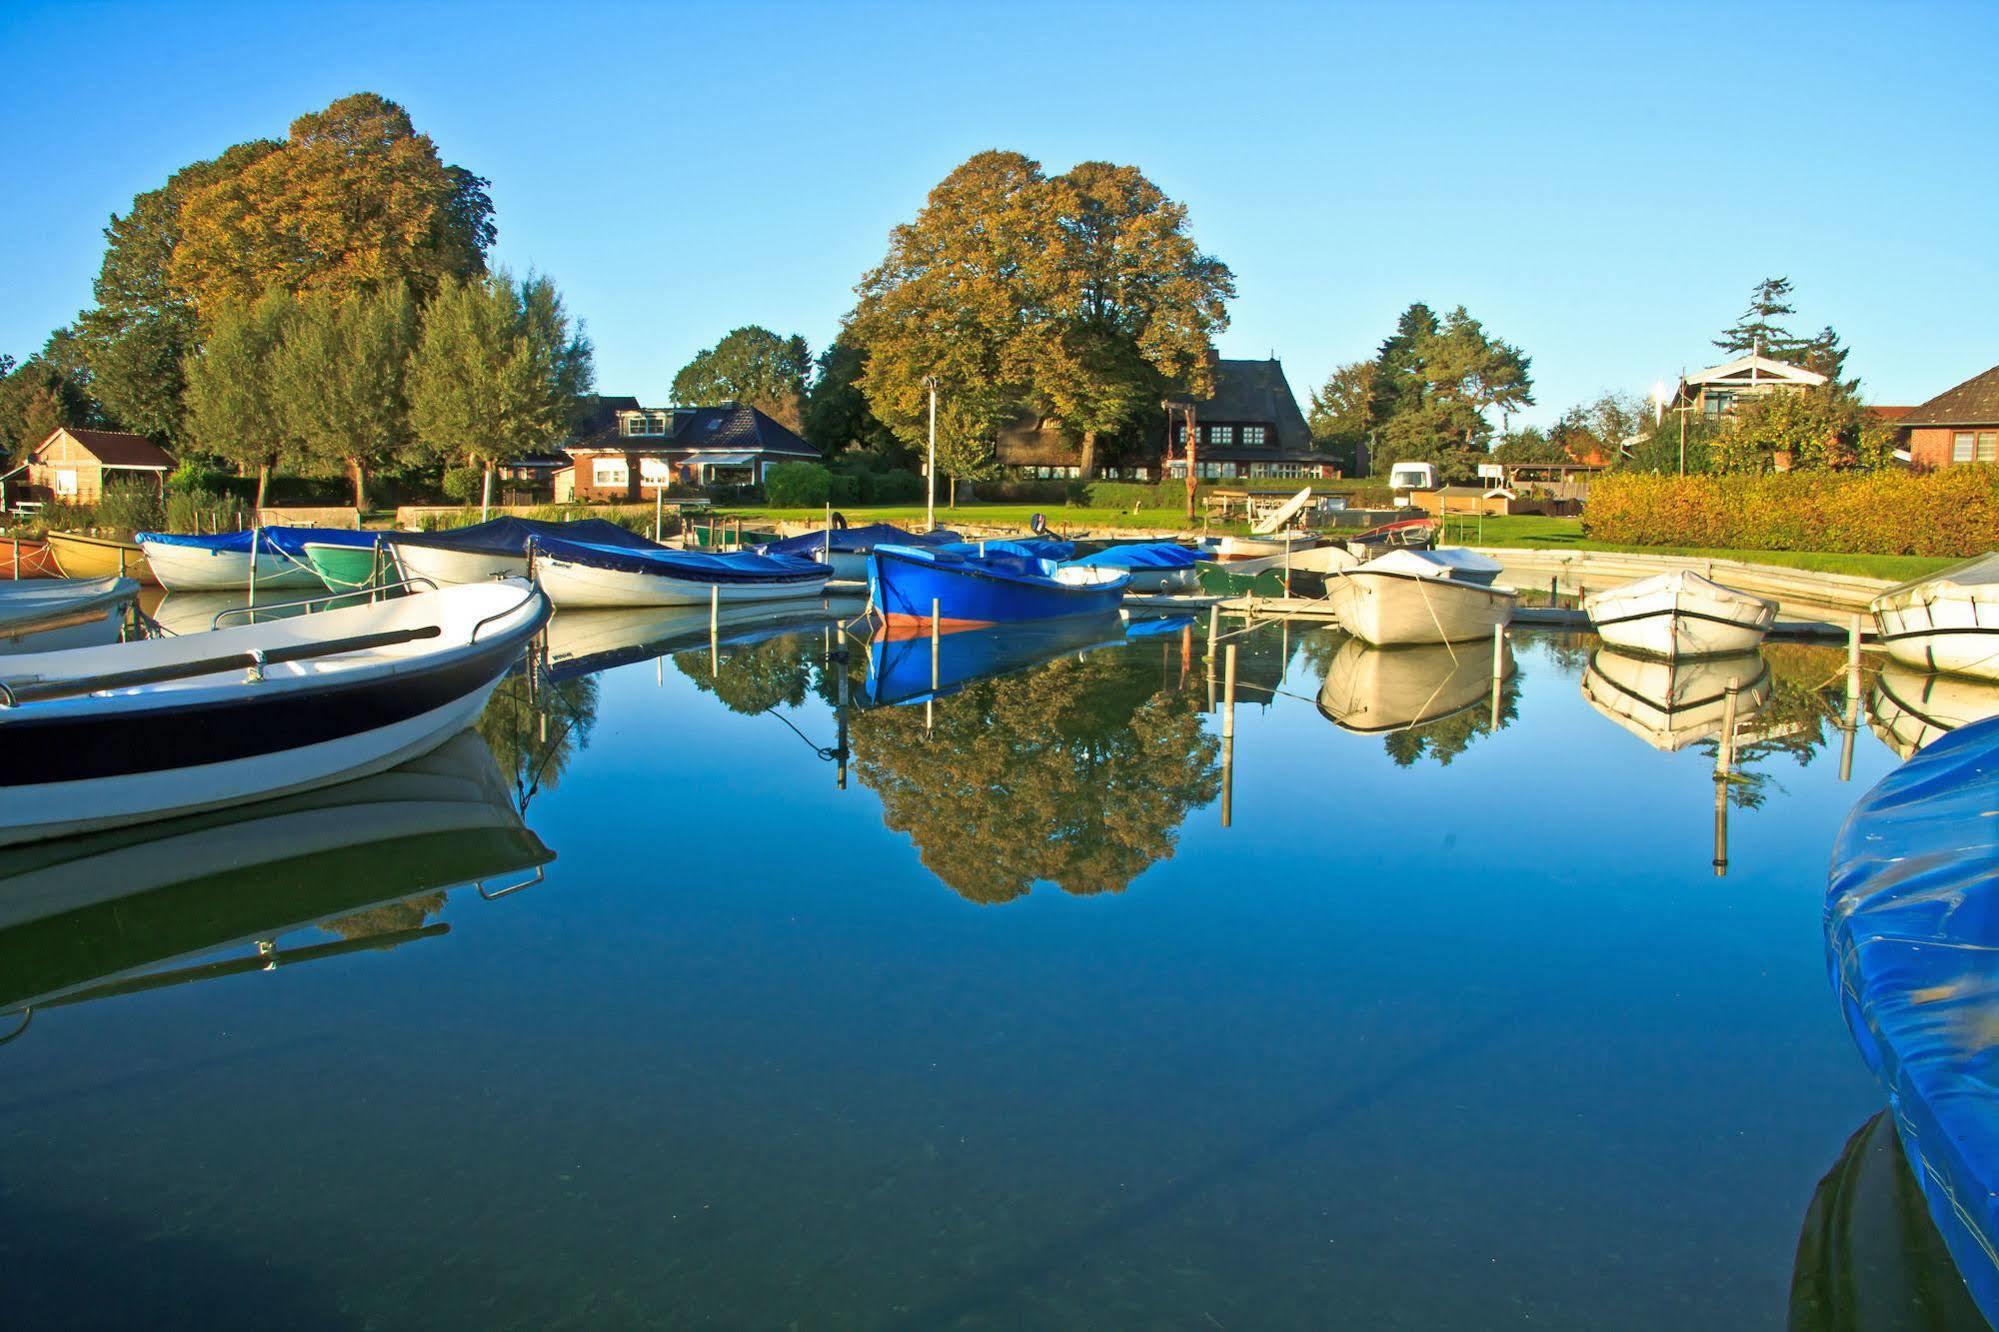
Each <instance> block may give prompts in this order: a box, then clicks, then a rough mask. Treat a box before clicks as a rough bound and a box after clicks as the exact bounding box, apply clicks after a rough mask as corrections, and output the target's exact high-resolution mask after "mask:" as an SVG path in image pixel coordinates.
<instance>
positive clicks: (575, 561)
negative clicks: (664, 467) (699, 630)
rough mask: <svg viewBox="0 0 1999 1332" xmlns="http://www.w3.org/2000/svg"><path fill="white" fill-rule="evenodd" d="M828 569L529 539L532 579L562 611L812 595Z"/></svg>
mask: <svg viewBox="0 0 1999 1332" xmlns="http://www.w3.org/2000/svg"><path fill="white" fill-rule="evenodd" d="M832 576H833V568H832V566H831V565H827V564H821V563H820V562H819V561H817V560H808V559H805V558H803V557H801V556H797V555H757V554H753V553H751V552H749V551H738V552H736V553H734V554H728V555H707V554H703V553H701V552H700V551H693V550H668V549H666V548H665V547H664V546H653V547H651V548H649V549H642V548H635V547H631V546H599V545H594V544H592V543H590V542H587V541H571V540H568V539H566V538H564V537H557V536H544V537H537V538H535V541H534V577H535V580H536V581H537V582H539V583H540V584H541V587H542V590H543V591H544V592H546V593H548V599H549V600H550V601H551V602H553V603H554V604H555V605H556V606H558V607H560V608H563V609H566V610H583V609H588V608H592V607H606V606H706V605H708V604H709V603H710V602H711V601H714V600H721V601H732V602H733V601H792V600H797V599H798V598H801V597H817V596H820V595H822V594H823V593H824V592H825V590H826V581H827V580H828V579H829V578H831V577H832Z"/></svg>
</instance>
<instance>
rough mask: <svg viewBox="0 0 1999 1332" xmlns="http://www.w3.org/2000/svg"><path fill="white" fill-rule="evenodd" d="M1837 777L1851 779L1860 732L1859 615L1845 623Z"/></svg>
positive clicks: (1848, 780) (1843, 780)
mask: <svg viewBox="0 0 1999 1332" xmlns="http://www.w3.org/2000/svg"><path fill="white" fill-rule="evenodd" d="M1840 731H1841V732H1842V734H1841V736H1840V739H1839V779H1840V780H1841V781H1842V782H1850V781H1852V780H1853V740H1854V737H1855V736H1856V735H1858V734H1859V732H1860V617H1859V616H1858V615H1855V616H1853V617H1852V618H1851V619H1849V620H1848V621H1847V625H1846V716H1845V717H1844V718H1843V719H1842V720H1841V722H1840Z"/></svg>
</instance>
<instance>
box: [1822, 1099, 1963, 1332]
mask: <svg viewBox="0 0 1999 1332" xmlns="http://www.w3.org/2000/svg"><path fill="white" fill-rule="evenodd" d="M1789 1327H1790V1329H1791V1332H1947V1330H1948V1329H1971V1328H1984V1327H1986V1322H1985V1319H1984V1318H1983V1317H1982V1316H1981V1315H1980V1314H1979V1312H1978V1307H1977V1305H1975V1304H1974V1303H1973V1302H1972V1299H1971V1295H1970V1293H1969V1292H1968V1291H1967V1290H1966V1289H1965V1285H1964V1281H1963V1279H1962V1278H1961V1277H1960V1276H1959V1275H1958V1272H1957V1267H1956V1265H1955V1264H1954V1263H1952V1261H1951V1257H1950V1251H1949V1249H1947V1248H1946V1247H1945V1245H1944V1240H1943V1236H1942V1235H1940V1234H1938V1233H1937V1228H1936V1225H1935V1223H1934V1222H1932V1221H1931V1220H1930V1214H1929V1208H1928V1207H1927V1206H1926V1205H1925V1203H1924V1201H1923V1191H1922V1186H1921V1185H1920V1184H1919V1183H1917V1181H1916V1177H1915V1175H1914V1174H1913V1173H1912V1172H1911V1171H1910V1169H1909V1165H1908V1162H1907V1160H1906V1159H1904V1157H1903V1155H1902V1145H1901V1143H1900V1142H1899V1141H1897V1138H1896V1134H1895V1124H1894V1120H1893V1118H1892V1116H1891V1115H1890V1114H1889V1113H1888V1112H1887V1111H1885V1110H1884V1111H1882V1112H1881V1113H1880V1114H1878V1115H1875V1116H1874V1118H1872V1119H1870V1120H1868V1121H1867V1122H1866V1123H1865V1124H1863V1125H1861V1126H1860V1128H1859V1130H1858V1131H1857V1132H1855V1133H1854V1135H1853V1137H1852V1138H1851V1139H1849V1140H1848V1141H1847V1144H1846V1148H1845V1150H1844V1151H1842V1152H1841V1153H1840V1156H1839V1160H1838V1161H1836V1162H1834V1163H1833V1167H1832V1169H1831V1170H1830V1171H1828V1172H1827V1173H1826V1177H1825V1178H1824V1179H1822V1180H1820V1181H1819V1186H1818V1189H1817V1190H1816V1191H1815V1192H1814V1193H1813V1195H1812V1201H1811V1206H1810V1207H1809V1208H1808V1209H1807V1210H1806V1212H1805V1220H1804V1225H1803V1227H1802V1228H1801V1229H1800V1231H1799V1234H1798V1256H1797V1261H1796V1262H1795V1264H1794V1265H1793V1267H1792V1271H1791V1309H1790V1321H1789Z"/></svg>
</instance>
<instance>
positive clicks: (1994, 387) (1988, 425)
mask: <svg viewBox="0 0 1999 1332" xmlns="http://www.w3.org/2000/svg"><path fill="white" fill-rule="evenodd" d="M1895 424H1896V425H1898V426H1899V427H1901V429H1902V430H1903V431H1905V432H1906V438H1907V440H1908V451H1909V461H1910V463H1912V464H1913V465H1915V466H1917V467H1948V466H1950V465H1951V464H1953V463H1968V462H1979V463H1992V462H1999V365H1995V366H1993V367H1992V368H1991V369H1990V370H1987V371H1986V372H1985V373H1984V374H1981V375H1973V376H1972V377H1971V378H1970V379H1967V380H1965V381H1964V382H1963V383H1962V384H1959V385H1958V386H1957V387H1956V388H1952V389H1946V390H1945V391H1944V392H1942V393H1939V394H1937V396H1936V397H1934V398H1931V399H1930V400H1929V401H1928V402H1926V403H1923V404H1921V405H1920V406H1918V407H1915V408H1914V409H1912V410H1911V411H1910V412H1909V413H1908V414H1907V415H1906V416H1904V417H1902V418H1901V419H1900V420H1899V421H1897V422H1896V423H1895Z"/></svg>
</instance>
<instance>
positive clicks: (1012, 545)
mask: <svg viewBox="0 0 1999 1332" xmlns="http://www.w3.org/2000/svg"><path fill="white" fill-rule="evenodd" d="M937 549H938V550H941V551H947V552H949V553H950V554H953V555H979V554H981V553H982V552H983V554H984V556H985V558H987V559H991V558H993V557H994V556H997V555H1013V556H1016V557H1018V558H1020V559H1023V560H1053V561H1055V562H1057V563H1060V562H1061V561H1063V560H1066V559H1068V558H1070V557H1071V556H1072V555H1074V554H1075V553H1076V543H1075V542H1073V541H1043V540H1041V539H1040V538H1038V537H1022V538H1019V539H1015V538H1011V537H1008V538H1004V539H1000V540H994V541H947V542H945V543H943V544H942V545H940V546H938V547H937Z"/></svg>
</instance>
